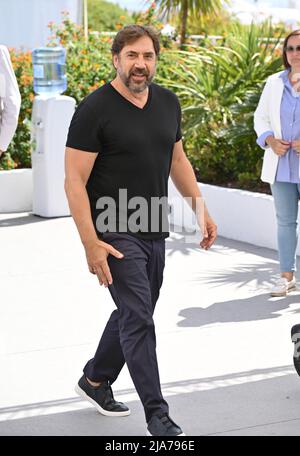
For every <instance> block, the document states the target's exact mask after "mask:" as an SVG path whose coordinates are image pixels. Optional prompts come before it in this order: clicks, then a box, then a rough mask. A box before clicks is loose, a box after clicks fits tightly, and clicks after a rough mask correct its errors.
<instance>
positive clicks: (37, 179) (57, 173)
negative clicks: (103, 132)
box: [32, 47, 75, 217]
mask: <svg viewBox="0 0 300 456" xmlns="http://www.w3.org/2000/svg"><path fill="white" fill-rule="evenodd" d="M65 57H66V54H65V49H63V48H61V47H52V48H51V47H49V48H38V49H35V50H34V51H33V52H32V61H33V73H34V91H35V93H36V94H37V96H36V97H35V98H34V102H33V109H32V176H33V201H32V205H33V213H34V214H36V215H40V216H42V217H60V216H66V215H70V210H69V206H68V202H67V198H66V195H65V191H64V177H65V171H64V152H65V144H66V139H67V133H68V128H69V125H70V121H71V118H72V115H73V113H74V109H75V100H74V98H71V97H68V96H65V95H61V94H62V93H63V92H64V91H65V90H66V87H67V80H66V74H65Z"/></svg>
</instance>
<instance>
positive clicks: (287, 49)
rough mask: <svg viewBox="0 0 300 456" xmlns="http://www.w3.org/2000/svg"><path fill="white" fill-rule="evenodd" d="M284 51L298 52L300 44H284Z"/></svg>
mask: <svg viewBox="0 0 300 456" xmlns="http://www.w3.org/2000/svg"><path fill="white" fill-rule="evenodd" d="M284 50H285V52H293V51H297V52H300V45H298V46H295V47H294V46H286V47H285V48H284Z"/></svg>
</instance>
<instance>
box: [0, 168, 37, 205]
mask: <svg viewBox="0 0 300 456" xmlns="http://www.w3.org/2000/svg"><path fill="white" fill-rule="evenodd" d="M31 210H32V170H31V169H15V170H10V171H0V212H28V211H31Z"/></svg>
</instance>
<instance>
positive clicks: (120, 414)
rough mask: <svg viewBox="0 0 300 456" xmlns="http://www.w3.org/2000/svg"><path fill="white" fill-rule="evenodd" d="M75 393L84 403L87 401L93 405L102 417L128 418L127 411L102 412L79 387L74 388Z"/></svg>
mask: <svg viewBox="0 0 300 456" xmlns="http://www.w3.org/2000/svg"><path fill="white" fill-rule="evenodd" d="M75 392H76V393H77V394H78V395H79V396H81V397H82V399H84V400H85V401H89V402H90V403H91V404H93V406H94V407H96V409H97V410H98V412H99V413H101V415H104V416H128V415H130V410H127V411H125V412H110V411H108V410H104V409H103V408H102V407H101V406H100V405H99V404H98V403H97V402H96V401H94V400H93V399H92V398H91V397H90V396H88V395H87V394H86V392H85V391H84V390H83V389H82V388H80V386H79V385H76V386H75Z"/></svg>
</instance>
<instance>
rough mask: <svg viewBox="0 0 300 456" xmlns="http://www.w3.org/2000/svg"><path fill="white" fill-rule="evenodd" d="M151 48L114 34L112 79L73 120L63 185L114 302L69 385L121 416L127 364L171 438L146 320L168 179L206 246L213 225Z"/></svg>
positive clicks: (151, 37)
mask: <svg viewBox="0 0 300 456" xmlns="http://www.w3.org/2000/svg"><path fill="white" fill-rule="evenodd" d="M158 54H159V40H158V36H157V34H156V32H155V31H154V30H153V29H152V28H151V27H144V26H139V25H132V26H127V27H124V28H123V29H122V30H121V31H120V32H118V34H117V35H116V37H115V39H114V42H113V46H112V56H113V64H114V67H115V69H116V72H117V75H116V77H115V79H114V80H113V81H111V82H109V83H107V84H105V85H103V86H102V87H100V88H99V89H97V90H95V91H94V92H93V93H91V94H90V95H88V96H87V97H86V98H85V99H84V100H83V101H82V102H81V103H80V104H79V106H78V108H77V110H76V112H75V114H74V116H73V119H72V121H71V124H70V128H69V133H68V139H67V148H66V181H65V189H66V193H67V197H68V201H69V206H70V210H71V213H72V216H73V218H74V221H75V223H76V226H77V228H78V231H79V234H80V237H81V241H82V243H83V245H84V248H85V253H86V258H87V263H88V267H89V270H90V272H91V273H92V274H96V275H97V277H98V279H99V282H100V285H104V286H105V287H108V288H109V291H110V293H111V296H112V298H113V300H114V302H115V304H116V307H117V309H116V310H114V312H113V313H112V314H111V316H110V319H109V321H108V323H107V325H106V327H105V329H104V332H103V334H102V337H101V340H100V342H99V346H98V348H97V350H96V353H95V355H94V357H93V358H92V359H91V360H89V361H88V363H87V364H86V366H85V367H84V369H83V371H84V375H83V376H82V377H81V379H80V380H79V382H78V384H77V385H76V391H77V393H78V394H79V395H81V396H82V397H84V398H85V399H86V400H89V401H90V402H91V403H92V404H93V405H94V406H95V407H96V408H97V410H98V411H99V412H100V413H102V414H103V415H107V416H125V415H129V413H130V411H129V409H128V407H127V406H126V405H124V404H122V403H120V402H117V401H115V399H114V397H113V393H112V389H111V385H112V384H113V382H114V381H115V380H116V379H117V377H118V375H119V373H120V371H121V369H122V367H123V365H124V363H125V362H126V364H127V366H128V369H129V372H130V375H131V377H132V380H133V382H134V385H135V387H136V390H137V392H138V394H139V397H140V399H141V401H142V404H143V406H144V410H145V417H146V421H147V434H148V435H153V436H176V435H184V434H183V432H182V430H181V428H180V427H179V426H178V425H177V424H176V423H174V421H173V420H172V419H171V418H170V416H169V407H168V404H167V402H166V401H165V399H164V398H163V396H162V392H161V387H160V380H159V372H158V365H157V358H156V340H155V328H154V323H153V312H154V308H155V305H156V301H157V299H158V296H159V290H160V287H161V285H162V281H163V269H164V264H165V238H166V237H167V236H168V235H169V227H168V217H167V210H168V203H167V196H168V178H169V175H171V178H172V180H173V181H174V183H175V185H176V187H177V188H178V190H179V191H180V193H181V194H182V195H183V196H185V197H190V200H191V206H192V208H193V210H194V211H195V213H196V217H197V219H198V220H199V222H200V225H201V229H202V231H203V234H204V237H203V239H202V241H201V242H200V246H201V247H202V248H204V249H208V248H209V247H210V246H211V245H212V244H213V242H214V240H215V238H216V225H215V224H214V222H213V220H212V219H211V217H210V216H209V214H208V212H207V209H206V208H205V205H202V208H203V214H202V215H203V218H202V220H200V219H201V217H200V215H199V211H198V209H197V208H198V207H199V205H198V204H197V203H198V200H200V199H201V193H200V191H199V188H198V185H197V182H196V178H195V175H194V172H193V169H192V166H191V164H190V163H189V161H188V159H187V157H186V155H185V153H184V150H183V147H182V140H181V129H180V123H181V111H180V105H179V102H178V99H177V97H176V96H175V94H174V93H172V92H171V91H169V90H167V89H165V88H163V87H160V86H159V85H157V84H154V83H153V82H152V79H153V77H154V74H155V69H156V63H157V57H158ZM200 206H201V205H200Z"/></svg>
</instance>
